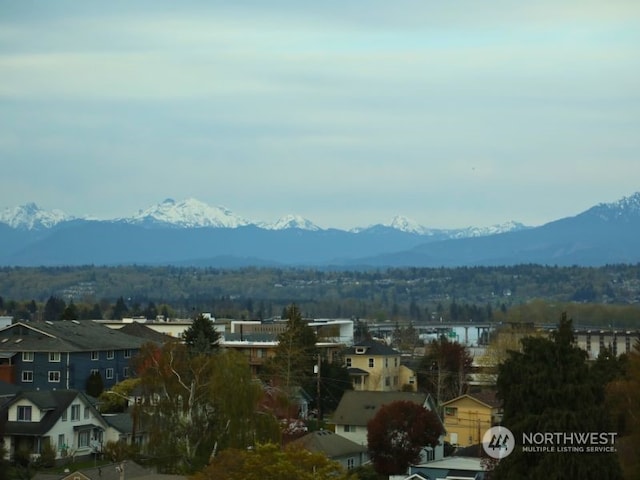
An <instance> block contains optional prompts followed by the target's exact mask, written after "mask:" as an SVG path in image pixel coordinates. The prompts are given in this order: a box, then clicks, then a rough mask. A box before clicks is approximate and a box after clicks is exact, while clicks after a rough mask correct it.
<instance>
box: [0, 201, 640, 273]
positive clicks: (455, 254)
mask: <svg viewBox="0 0 640 480" xmlns="http://www.w3.org/2000/svg"><path fill="white" fill-rule="evenodd" d="M196 202H197V201H196V200H192V201H187V202H183V203H181V202H175V201H173V200H170V199H167V200H165V202H163V203H162V204H159V208H158V209H157V210H154V209H151V210H150V209H146V210H141V211H140V212H139V214H138V215H137V216H135V217H133V218H129V219H120V220H112V221H104V220H87V219H78V218H67V217H65V216H64V215H63V214H61V213H60V212H58V213H56V215H57V217H55V218H64V220H63V221H60V222H58V223H54V224H53V226H50V225H51V224H52V223H53V222H52V221H47V219H46V218H45V216H44V215H42V214H41V212H38V211H37V207H34V205H35V204H31V206H30V208H28V209H22V210H20V211H19V213H20V214H22V215H23V216H24V215H27V214H31V215H32V216H33V218H31V219H30V220H29V219H28V218H23V219H22V220H23V221H24V222H25V223H24V225H30V226H32V228H31V229H26V228H17V227H15V226H10V224H9V223H8V222H6V221H5V222H4V223H0V265H6V266H25V267H29V266H61V265H64V266H67V265H87V264H92V265H126V264H138V265H181V266H185V265H191V266H195V267H198V266H220V267H221V268H223V267H224V268H235V267H243V266H257V265H259V266H277V267H279V268H280V267H300V266H304V267H312V268H318V267H327V266H330V267H335V268H349V269H354V268H355V269H363V268H395V267H408V266H410V267H459V266H496V265H514V264H526V263H533V264H546V265H565V266H566V265H581V266H601V265H606V264H616V263H627V264H628V263H640V249H638V248H637V238H638V237H639V236H640V192H639V193H636V194H634V195H632V196H630V197H624V198H623V199H621V200H619V201H618V202H612V203H600V204H597V205H595V206H594V207H592V208H590V209H588V210H585V211H584V212H582V213H580V214H577V215H575V216H572V217H566V218H562V219H558V220H555V221H552V222H549V223H547V224H544V225H541V226H539V227H524V226H522V225H521V224H516V225H515V227H516V228H513V227H514V224H509V223H508V224H507V225H506V227H505V228H503V229H500V228H496V229H495V231H494V232H493V233H489V234H483V235H478V234H477V232H476V233H475V234H474V232H473V231H472V230H473V229H470V231H467V232H465V231H464V230H463V229H460V230H437V229H424V230H420V229H417V225H416V224H415V223H412V222H411V221H410V220H409V219H406V218H404V217H396V218H394V220H393V221H392V223H391V224H387V225H384V224H377V225H373V226H371V227H368V228H364V229H358V230H357V231H346V230H340V229H320V228H319V227H318V228H314V224H313V223H305V219H304V218H302V217H300V216H294V215H290V216H285V217H283V219H281V220H282V221H281V223H279V224H278V223H277V222H276V224H274V225H273V226H272V227H271V228H269V227H268V226H267V225H265V224H260V225H259V224H254V223H250V222H248V221H247V222H243V221H241V220H238V218H240V219H241V217H236V216H235V215H234V214H233V213H231V212H230V211H229V210H227V209H224V208H222V207H215V208H214V207H209V206H207V205H206V204H203V203H196ZM194 205H195V206H197V207H198V208H200V207H201V209H202V210H203V211H208V212H209V214H208V215H209V217H207V215H205V214H202V215H197V214H193V213H194V210H193V209H191V207H194ZM163 209H164V210H163ZM180 209H182V210H185V209H186V211H188V212H190V213H191V214H193V215H177V214H176V212H180V211H181V210H180ZM207 209H209V210H207ZM16 211H17V210H16ZM2 218H4V219H6V218H7V216H6V215H5V216H4V217H2ZM35 218H39V219H40V220H39V222H40V223H38V222H36V221H35V220H34V219H35ZM216 218H217V219H218V220H225V221H228V222H231V224H232V225H233V227H219V226H215V225H220V222H218V223H216V222H214V221H213V220H215V219H216ZM203 219H204V220H203ZM203 221H206V222H208V223H207V224H206V225H208V226H204V227H203V226H200V225H201V223H202V222H203ZM12 224H13V225H18V222H17V221H13V223H12ZM47 225H49V226H47ZM405 230H406V231H405Z"/></svg>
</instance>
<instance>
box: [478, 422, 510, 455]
mask: <svg viewBox="0 0 640 480" xmlns="http://www.w3.org/2000/svg"><path fill="white" fill-rule="evenodd" d="M515 446H516V439H515V437H514V436H513V433H512V432H511V430H509V429H508V428H507V427H500V426H499V427H491V428H490V429H489V430H487V431H486V432H484V435H483V437H482V448H483V449H484V451H485V453H486V454H487V455H489V456H490V457H491V458H497V459H498V460H499V459H501V458H504V457H506V456H508V455H509V454H511V452H513V448H514V447H515Z"/></svg>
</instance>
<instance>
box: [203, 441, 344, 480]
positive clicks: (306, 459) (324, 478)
mask: <svg viewBox="0 0 640 480" xmlns="http://www.w3.org/2000/svg"><path fill="white" fill-rule="evenodd" d="M289 479H290V480H294V479H295V480H356V477H355V476H350V475H349V474H348V473H347V472H346V471H345V470H344V468H343V467H342V466H341V465H340V464H339V463H337V462H334V461H331V460H329V459H328V458H327V457H326V455H324V454H322V453H312V452H309V451H308V450H304V449H301V448H296V447H287V448H285V449H281V448H280V447H279V446H278V445H275V444H258V445H256V446H255V448H253V449H250V450H247V449H242V450H240V449H238V450H236V449H228V450H225V451H223V452H221V453H220V455H218V456H217V457H216V458H215V459H214V460H213V461H212V462H211V464H209V466H207V467H206V468H205V469H204V470H202V471H201V472H199V473H197V474H195V475H193V476H192V477H191V480H289Z"/></svg>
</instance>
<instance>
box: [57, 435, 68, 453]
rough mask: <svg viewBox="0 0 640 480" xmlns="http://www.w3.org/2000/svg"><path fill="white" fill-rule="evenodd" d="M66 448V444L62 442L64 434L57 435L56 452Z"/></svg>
mask: <svg viewBox="0 0 640 480" xmlns="http://www.w3.org/2000/svg"><path fill="white" fill-rule="evenodd" d="M65 448H67V445H66V442H65V441H64V433H61V434H60V435H58V450H64V449H65Z"/></svg>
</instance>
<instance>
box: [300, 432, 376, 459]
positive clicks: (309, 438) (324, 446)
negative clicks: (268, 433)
mask: <svg viewBox="0 0 640 480" xmlns="http://www.w3.org/2000/svg"><path fill="white" fill-rule="evenodd" d="M291 445H298V446H301V447H302V448H304V449H305V450H309V451H310V452H319V453H324V454H325V455H326V456H327V457H329V458H332V459H336V458H340V457H344V456H347V455H352V454H354V453H362V452H366V451H367V447H365V446H364V445H359V444H357V443H356V442H352V441H351V440H349V439H347V438H344V437H341V436H340V435H336V434H335V433H333V432H331V431H329V430H318V431H316V432H310V433H308V434H306V435H305V436H304V437H300V438H298V439H296V440H294V441H293V442H291Z"/></svg>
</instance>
